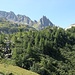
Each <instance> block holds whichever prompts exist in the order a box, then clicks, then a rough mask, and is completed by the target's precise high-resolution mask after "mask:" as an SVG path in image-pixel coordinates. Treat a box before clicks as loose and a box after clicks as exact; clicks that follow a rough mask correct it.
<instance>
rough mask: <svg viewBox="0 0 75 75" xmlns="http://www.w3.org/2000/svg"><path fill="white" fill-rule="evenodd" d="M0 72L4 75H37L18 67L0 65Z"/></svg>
mask: <svg viewBox="0 0 75 75" xmlns="http://www.w3.org/2000/svg"><path fill="white" fill-rule="evenodd" d="M0 72H2V73H4V74H5V75H6V74H10V73H13V74H14V75H39V74H36V73H34V72H31V71H28V70H25V69H22V68H20V67H17V66H12V65H6V64H0Z"/></svg>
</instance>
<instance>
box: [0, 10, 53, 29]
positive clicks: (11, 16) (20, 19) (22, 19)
mask: <svg viewBox="0 0 75 75" xmlns="http://www.w3.org/2000/svg"><path fill="white" fill-rule="evenodd" d="M0 18H5V19H7V20H8V21H12V22H15V23H21V24H25V25H29V26H33V27H34V25H36V26H35V27H37V28H38V29H42V28H44V27H46V26H53V23H52V22H51V21H50V20H49V19H48V18H47V17H46V16H43V17H42V18H41V19H40V20H39V21H36V20H34V21H32V20H31V19H30V18H29V17H27V16H25V15H20V14H18V15H15V13H14V12H12V11H10V12H6V11H0Z"/></svg>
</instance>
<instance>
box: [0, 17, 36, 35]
mask: <svg viewBox="0 0 75 75" xmlns="http://www.w3.org/2000/svg"><path fill="white" fill-rule="evenodd" d="M20 29H21V30H22V31H29V30H33V31H34V30H36V29H35V28H33V27H31V26H28V25H24V24H18V23H13V22H10V21H7V20H6V19H4V18H0V33H1V32H3V33H6V34H7V33H15V32H19V30H20Z"/></svg>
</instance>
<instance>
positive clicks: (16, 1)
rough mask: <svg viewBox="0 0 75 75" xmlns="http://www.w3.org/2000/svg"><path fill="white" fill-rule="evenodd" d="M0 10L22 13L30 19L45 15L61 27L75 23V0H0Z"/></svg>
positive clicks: (37, 18)
mask: <svg viewBox="0 0 75 75" xmlns="http://www.w3.org/2000/svg"><path fill="white" fill-rule="evenodd" d="M0 10H2V11H7V12H9V11H13V12H14V13H15V14H23V15H26V16H28V17H30V18H31V19H32V20H34V19H35V20H39V19H40V18H41V17H42V16H43V15H45V16H47V17H48V18H49V19H50V20H51V21H52V22H53V23H54V24H55V25H57V26H60V27H63V28H64V27H67V26H69V25H70V24H73V23H75V0H0Z"/></svg>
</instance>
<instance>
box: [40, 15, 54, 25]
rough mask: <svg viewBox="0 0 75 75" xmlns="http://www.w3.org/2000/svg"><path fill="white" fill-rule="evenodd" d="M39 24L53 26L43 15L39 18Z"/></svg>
mask: <svg viewBox="0 0 75 75" xmlns="http://www.w3.org/2000/svg"><path fill="white" fill-rule="evenodd" d="M40 24H41V25H43V26H53V24H52V22H51V21H50V20H49V19H47V17H46V16H43V17H42V18H41V19H40Z"/></svg>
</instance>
